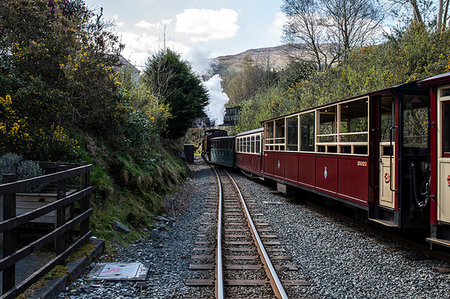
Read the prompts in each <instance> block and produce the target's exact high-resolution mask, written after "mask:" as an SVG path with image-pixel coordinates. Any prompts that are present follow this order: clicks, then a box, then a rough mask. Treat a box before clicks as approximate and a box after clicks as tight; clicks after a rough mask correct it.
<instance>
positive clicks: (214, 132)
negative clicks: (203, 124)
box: [201, 129, 228, 162]
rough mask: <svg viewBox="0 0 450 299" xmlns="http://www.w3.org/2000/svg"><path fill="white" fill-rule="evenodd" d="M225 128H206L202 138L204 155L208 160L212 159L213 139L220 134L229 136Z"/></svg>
mask: <svg viewBox="0 0 450 299" xmlns="http://www.w3.org/2000/svg"><path fill="white" fill-rule="evenodd" d="M227 135H228V133H227V131H225V130H219V129H211V130H206V131H205V134H204V136H203V140H202V153H201V155H202V157H203V159H204V160H205V161H206V162H209V161H210V160H211V139H212V138H214V137H218V136H227Z"/></svg>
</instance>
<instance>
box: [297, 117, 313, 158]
mask: <svg viewBox="0 0 450 299" xmlns="http://www.w3.org/2000/svg"><path fill="white" fill-rule="evenodd" d="M315 119H316V118H315V113H314V112H311V113H306V114H302V115H300V150H301V151H310V152H311V151H314V128H315V125H316V120H315Z"/></svg>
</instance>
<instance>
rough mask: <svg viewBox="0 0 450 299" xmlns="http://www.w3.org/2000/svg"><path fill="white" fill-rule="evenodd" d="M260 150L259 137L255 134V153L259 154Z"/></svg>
mask: <svg viewBox="0 0 450 299" xmlns="http://www.w3.org/2000/svg"><path fill="white" fill-rule="evenodd" d="M260 152H261V137H260V136H259V135H256V153H257V154H259V153H260Z"/></svg>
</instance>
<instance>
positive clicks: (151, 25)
mask: <svg viewBox="0 0 450 299" xmlns="http://www.w3.org/2000/svg"><path fill="white" fill-rule="evenodd" d="M134 26H135V27H138V28H144V29H152V28H159V27H160V26H161V23H160V22H158V23H149V22H146V21H144V20H140V21H139V22H138V23H136V24H134Z"/></svg>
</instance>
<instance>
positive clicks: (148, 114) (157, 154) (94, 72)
mask: <svg viewBox="0 0 450 299" xmlns="http://www.w3.org/2000/svg"><path fill="white" fill-rule="evenodd" d="M122 49H123V45H122V44H121V43H120V42H119V38H118V37H117V36H116V35H115V34H114V31H113V27H111V25H110V24H109V23H108V22H105V21H104V20H103V18H102V11H99V12H93V11H90V10H88V9H87V8H86V5H85V3H84V1H83V0H68V1H56V0H8V1H2V2H1V3H0V156H2V155H4V154H6V153H15V154H19V155H21V156H23V157H24V158H26V159H33V160H35V161H55V162H56V161H63V162H73V163H81V162H83V161H85V162H89V163H92V164H93V165H94V167H93V172H92V174H91V181H92V184H93V186H94V195H93V196H92V202H91V204H92V206H93V208H94V215H93V217H92V221H91V226H92V228H93V229H94V231H95V232H96V234H97V235H98V236H101V237H108V236H110V237H112V236H114V235H115V233H114V231H113V223H114V221H115V220H117V221H119V222H121V223H124V224H126V225H127V226H129V227H130V228H131V229H132V233H131V234H129V236H130V238H137V237H138V236H139V235H140V233H142V232H143V229H144V228H145V229H146V230H147V228H148V226H151V223H152V219H153V216H155V215H157V214H158V213H162V212H163V208H162V204H163V199H164V197H165V196H166V194H167V193H170V192H174V191H175V190H176V186H177V184H179V183H180V182H181V181H182V180H183V179H184V178H185V177H186V171H185V167H184V165H183V163H182V161H181V159H180V158H178V156H177V153H178V152H179V151H180V150H181V149H182V148H181V147H180V146H179V144H178V143H177V142H176V138H178V137H180V136H182V135H184V132H186V130H187V128H188V127H189V125H190V122H191V121H192V120H193V119H194V118H195V117H196V116H197V115H200V114H201V113H202V108H203V107H204V106H205V105H206V103H207V95H206V91H205V89H204V88H203V86H202V85H201V84H200V80H199V79H198V78H197V77H196V76H195V75H194V74H193V72H192V70H191V68H190V67H189V65H188V64H187V63H186V62H185V61H183V60H181V59H180V56H179V55H178V54H176V53H174V52H172V51H170V50H169V49H162V50H161V51H160V52H158V53H157V54H155V55H154V56H152V57H150V58H149V60H148V63H147V66H146V71H145V73H144V75H143V76H142V78H143V79H142V80H136V78H134V76H133V72H132V71H130V70H129V69H126V68H124V67H123V65H122V64H121V63H120V53H121V51H122ZM155 77H157V78H158V79H160V78H164V80H163V81H158V82H156V79H155ZM186 101H188V104H186V103H187V102H186ZM2 171H3V169H2ZM3 174H4V173H3V172H1V173H0V178H1V176H2V175H3Z"/></svg>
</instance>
